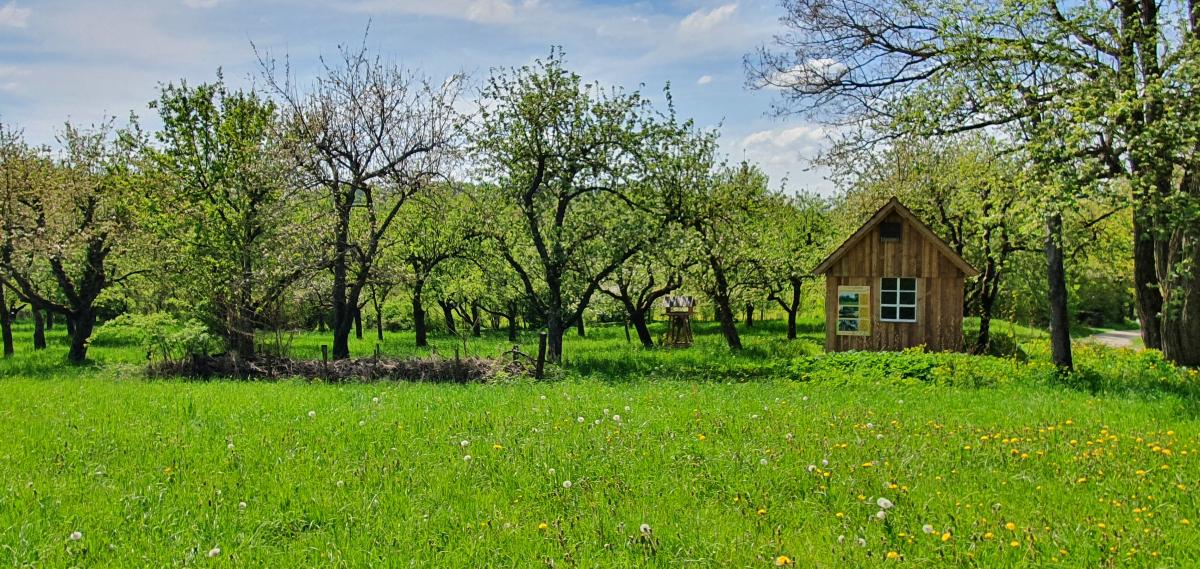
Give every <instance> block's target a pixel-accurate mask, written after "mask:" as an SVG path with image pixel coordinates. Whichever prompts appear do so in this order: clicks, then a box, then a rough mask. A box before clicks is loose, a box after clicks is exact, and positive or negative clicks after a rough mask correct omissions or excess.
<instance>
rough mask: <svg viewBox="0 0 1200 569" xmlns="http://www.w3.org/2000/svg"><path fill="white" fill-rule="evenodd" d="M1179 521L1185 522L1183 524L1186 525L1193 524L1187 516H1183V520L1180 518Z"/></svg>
mask: <svg viewBox="0 0 1200 569" xmlns="http://www.w3.org/2000/svg"><path fill="white" fill-rule="evenodd" d="M1179 523H1181V524H1183V525H1185V526H1190V525H1192V521H1191V520H1189V519H1187V518H1183V519H1182V520H1179Z"/></svg>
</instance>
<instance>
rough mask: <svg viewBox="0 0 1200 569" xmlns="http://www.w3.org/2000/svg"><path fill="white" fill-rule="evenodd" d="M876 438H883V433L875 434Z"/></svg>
mask: <svg viewBox="0 0 1200 569" xmlns="http://www.w3.org/2000/svg"><path fill="white" fill-rule="evenodd" d="M875 438H876V439H882V438H883V433H879V434H878V435H875Z"/></svg>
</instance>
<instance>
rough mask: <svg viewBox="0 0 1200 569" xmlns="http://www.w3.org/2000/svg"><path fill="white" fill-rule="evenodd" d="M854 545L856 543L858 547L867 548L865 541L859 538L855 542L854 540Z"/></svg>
mask: <svg viewBox="0 0 1200 569" xmlns="http://www.w3.org/2000/svg"><path fill="white" fill-rule="evenodd" d="M854 543H857V544H858V546H859V547H866V546H867V540H865V539H863V538H861V537H860V538H858V539H856V540H854Z"/></svg>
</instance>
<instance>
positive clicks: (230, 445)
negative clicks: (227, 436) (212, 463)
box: [225, 443, 233, 450]
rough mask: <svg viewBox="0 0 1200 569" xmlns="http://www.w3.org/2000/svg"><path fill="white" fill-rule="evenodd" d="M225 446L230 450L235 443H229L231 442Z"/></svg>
mask: <svg viewBox="0 0 1200 569" xmlns="http://www.w3.org/2000/svg"><path fill="white" fill-rule="evenodd" d="M225 448H227V449H229V450H233V443H229V444H227V445H225Z"/></svg>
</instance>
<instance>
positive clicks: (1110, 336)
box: [1084, 330, 1142, 348]
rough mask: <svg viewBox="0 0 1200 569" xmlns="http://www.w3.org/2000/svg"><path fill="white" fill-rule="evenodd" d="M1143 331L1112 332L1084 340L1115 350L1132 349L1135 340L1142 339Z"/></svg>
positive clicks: (1094, 335)
mask: <svg viewBox="0 0 1200 569" xmlns="http://www.w3.org/2000/svg"><path fill="white" fill-rule="evenodd" d="M1141 337H1142V332H1141V330H1112V331H1110V332H1102V333H1100V334H1093V335H1091V336H1088V337H1087V338H1084V341H1087V342H1096V343H1097V344H1104V345H1105V346H1110V347H1113V348H1132V347H1133V342H1134V340H1136V339H1138V338H1141Z"/></svg>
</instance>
